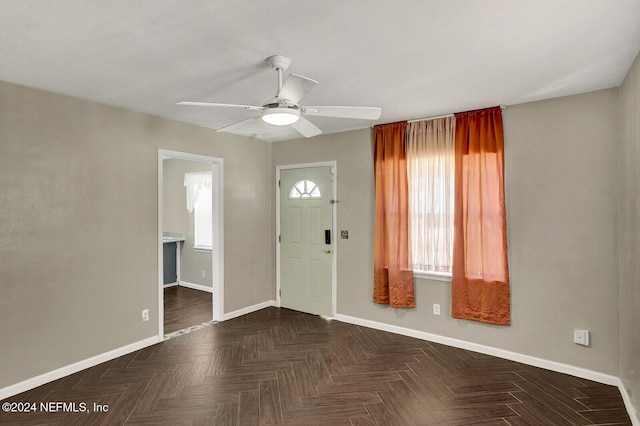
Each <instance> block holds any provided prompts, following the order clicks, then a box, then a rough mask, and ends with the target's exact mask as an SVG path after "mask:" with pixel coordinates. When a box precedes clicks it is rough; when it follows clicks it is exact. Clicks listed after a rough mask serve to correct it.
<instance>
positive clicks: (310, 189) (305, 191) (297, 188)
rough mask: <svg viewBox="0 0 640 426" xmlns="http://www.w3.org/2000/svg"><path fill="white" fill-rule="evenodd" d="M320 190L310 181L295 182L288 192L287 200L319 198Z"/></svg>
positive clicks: (320, 195)
mask: <svg viewBox="0 0 640 426" xmlns="http://www.w3.org/2000/svg"><path fill="white" fill-rule="evenodd" d="M321 197H322V194H320V189H319V188H318V186H317V185H316V184H315V183H314V182H313V181H310V180H301V181H298V182H296V184H295V185H293V187H292V188H291V191H290V192H289V198H321Z"/></svg>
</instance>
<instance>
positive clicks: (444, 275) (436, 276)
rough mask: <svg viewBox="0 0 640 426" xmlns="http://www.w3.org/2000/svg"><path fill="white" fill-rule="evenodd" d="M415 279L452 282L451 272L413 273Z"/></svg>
mask: <svg viewBox="0 0 640 426" xmlns="http://www.w3.org/2000/svg"><path fill="white" fill-rule="evenodd" d="M413 277H414V278H421V279H423V280H431V281H445V282H451V273H450V272H434V271H413Z"/></svg>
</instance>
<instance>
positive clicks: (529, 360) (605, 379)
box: [334, 314, 640, 426]
mask: <svg viewBox="0 0 640 426" xmlns="http://www.w3.org/2000/svg"><path fill="white" fill-rule="evenodd" d="M334 319H336V320H338V321H342V322H347V323H349V324H355V325H361V326H363V327H369V328H374V329H376V330H382V331H388V332H390V333H396V334H401V335H403V336H409V337H415V338H417V339H422V340H427V341H429V342H435V343H441V344H443V345H447V346H453V347H456V348H460V349H467V350H470V351H474V352H479V353H482V354H486V355H493V356H496V357H499V358H504V359H508V360H511V361H516V362H521V363H523V364H527V365H532V366H534V367H540V368H545V369H547V370H551V371H556V372H558V373H564V374H569V375H572V376H576V377H580V378H583V379H587V380H593V381H594V382H598V383H603V384H606V385H612V386H617V387H618V389H620V393H621V395H622V399H623V400H624V404H625V407H626V409H627V413H629V417H630V418H631V422H632V424H633V426H640V422H638V417H637V413H636V410H635V409H634V407H633V405H632V404H631V399H630V397H629V394H628V393H627V390H626V389H625V387H624V386H623V385H622V382H621V381H620V379H619V378H618V377H616V376H612V375H609V374H604V373H599V372H597V371H592V370H587V369H585V368H580V367H575V366H573V365H568V364H563V363H560V362H555V361H549V360H546V359H542V358H537V357H534V356H530V355H524V354H520V353H517V352H511V351H507V350H504V349H499V348H494V347H492V346H485V345H480V344H478V343H472V342H467V341H466V340H459V339H453V338H451V337H446V336H441V335H438V334H432V333H426V332H424V331H418V330H414V329H411V328H405V327H399V326H396V325H391V324H386V323H383V322H377V321H371V320H366V319H362V318H358V317H352V316H349V315H343V314H336V315H335V316H334Z"/></svg>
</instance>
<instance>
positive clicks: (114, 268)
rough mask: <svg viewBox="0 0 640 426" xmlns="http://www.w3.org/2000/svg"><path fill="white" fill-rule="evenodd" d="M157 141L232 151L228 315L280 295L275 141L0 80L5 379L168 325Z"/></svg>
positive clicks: (179, 147)
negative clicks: (145, 314)
mask: <svg viewBox="0 0 640 426" xmlns="http://www.w3.org/2000/svg"><path fill="white" fill-rule="evenodd" d="M158 149H170V150H176V151H184V152H190V153H196V154H203V155H209V156H214V157H221V158H223V159H224V178H225V181H224V203H225V204H224V220H225V262H224V266H225V283H224V285H225V312H231V311H234V310H237V309H240V308H243V307H246V306H251V305H254V304H257V303H260V302H264V301H266V300H271V299H273V297H274V284H273V276H274V266H273V264H274V262H273V256H272V252H273V239H272V235H273V225H272V224H273V220H272V213H271V196H270V191H271V186H272V182H271V177H272V172H271V146H270V145H269V144H267V143H263V142H258V141H255V140H251V139H247V138H243V137H238V136H233V135H229V134H222V133H220V134H217V133H215V132H213V131H212V130H210V129H204V128H200V127H196V126H192V125H187V124H183V123H178V122H174V121H169V120H164V119H161V118H158V117H154V116H150V115H145V114H140V113H136V112H131V111H127V110H123V109H119V108H112V107H108V106H105V105H100V104H96V103H92V102H88V101H83V100H79V99H76V98H70V97H66V96H62V95H58V94H53V93H50V92H45V91H41V90H36V89H31V88H26V87H23V86H17V85H13V84H9V83H4V82H0V294H2V297H1V298H0V341H2V349H1V350H0V388H2V387H5V386H8V385H12V384H15V383H17V382H20V381H22V380H26V379H29V378H32V377H34V376H37V375H39V374H42V373H45V372H49V371H52V370H55V369H56V368H59V367H63V366H66V365H69V364H72V363H74V362H77V361H81V360H84V359H87V358H89V357H92V356H95V355H98V354H102V353H104V352H107V351H110V350H113V349H115V348H119V347H122V346H124V345H127V344H130V343H133V342H137V341H140V340H142V339H145V338H148V337H151V336H155V335H157V333H158V330H157V328H158V319H157V306H158V290H159V286H158V265H157V259H158V257H157V250H158V247H157V230H158V225H157V158H158ZM145 308H148V309H150V313H151V318H150V321H149V322H142V321H141V319H140V318H141V316H140V312H141V310H142V309H145Z"/></svg>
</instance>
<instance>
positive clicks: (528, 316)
mask: <svg viewBox="0 0 640 426" xmlns="http://www.w3.org/2000/svg"><path fill="white" fill-rule="evenodd" d="M504 122H505V145H506V148H505V150H506V153H505V155H506V160H505V165H506V196H507V203H508V205H507V207H508V212H507V214H508V227H509V231H508V232H509V234H508V237H509V254H510V270H511V281H512V294H513V297H512V306H513V313H512V321H513V323H512V326H510V327H499V326H493V325H487V324H481V323H476V322H472V321H463V320H457V319H452V318H451V316H450V314H449V312H450V306H451V296H450V283H447V282H438V281H428V280H422V279H418V280H416V281H417V282H416V292H417V297H416V304H417V307H416V309H411V310H403V309H397V310H394V309H391V308H387V307H382V306H380V305H376V304H374V303H372V302H371V297H372V282H373V281H372V280H373V220H374V216H373V211H374V187H373V185H374V183H373V158H372V151H371V130H370V129H365V130H360V131H353V132H348V133H342V134H332V135H321V136H319V137H316V138H313V139H310V140H295V141H287V142H277V143H274V144H273V164H274V166H275V165H284V164H292V163H306V162H314V161H325V160H337V176H338V199H339V200H340V203H339V204H338V217H337V221H338V229H347V230H349V239H348V240H341V239H338V240H337V242H338V270H337V276H338V294H337V296H338V301H337V303H338V307H337V310H338V313H340V314H344V315H350V316H354V317H358V318H363V319H367V320H372V321H379V322H383V323H387V324H392V325H396V326H401V327H408V328H411V329H415V330H420V331H424V332H428V333H434V334H438V335H442V336H447V337H450V338H455V339H462V340H465V341H469V342H475V343H478V344H483V345H488V346H492V347H496V348H501V349H505V350H509V351H513V352H517V353H522V354H526V355H529V356H534V357H539V358H543V359H547V360H551V361H556V362H561V363H566V364H570V365H574V366H578V367H583V368H586V369H590V370H594V371H598V372H602V373H606V374H613V375H617V374H618V371H617V365H618V363H617V351H618V313H617V308H618V289H617V282H618V271H617V258H616V253H617V247H616V212H617V210H616V204H617V171H616V167H617V149H616V146H617V91H616V90H607V91H600V92H595V93H589V94H584V95H578V96H571V97H566V98H559V99H553V100H549V101H543V102H535V103H529V104H523V105H516V106H512V107H509V108H508V109H507V110H506V111H505V113H504ZM433 303H439V304H440V305H441V308H442V312H443V315H441V316H434V315H432V313H431V311H432V304H433ZM574 327H580V328H587V329H589V330H591V332H592V346H591V347H589V348H585V347H580V346H577V345H575V344H574V343H573V329H574Z"/></svg>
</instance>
